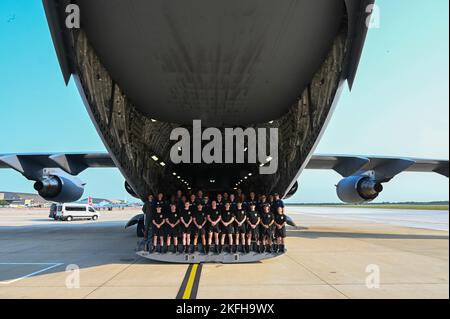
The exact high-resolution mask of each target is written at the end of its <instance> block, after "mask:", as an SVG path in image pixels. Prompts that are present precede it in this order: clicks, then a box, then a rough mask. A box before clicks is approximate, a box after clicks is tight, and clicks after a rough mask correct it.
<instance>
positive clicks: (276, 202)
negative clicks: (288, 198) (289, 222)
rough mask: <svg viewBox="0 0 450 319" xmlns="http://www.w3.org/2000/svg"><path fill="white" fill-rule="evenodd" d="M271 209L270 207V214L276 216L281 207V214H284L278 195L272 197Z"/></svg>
mask: <svg viewBox="0 0 450 319" xmlns="http://www.w3.org/2000/svg"><path fill="white" fill-rule="evenodd" d="M273 198H274V200H273V207H272V212H273V213H274V214H276V213H277V212H278V208H279V207H281V208H282V209H283V213H284V202H283V201H282V200H281V199H280V194H278V193H275V194H274V195H273Z"/></svg>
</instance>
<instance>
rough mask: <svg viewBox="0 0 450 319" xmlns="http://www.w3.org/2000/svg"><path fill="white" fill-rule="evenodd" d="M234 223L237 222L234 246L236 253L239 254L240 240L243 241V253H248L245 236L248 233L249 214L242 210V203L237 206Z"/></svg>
mask: <svg viewBox="0 0 450 319" xmlns="http://www.w3.org/2000/svg"><path fill="white" fill-rule="evenodd" d="M234 218H235V220H234V222H235V231H234V232H235V234H236V238H235V245H234V252H237V250H238V246H239V239H241V244H242V247H241V251H242V252H248V250H247V247H246V242H245V235H246V233H247V227H246V226H247V224H246V221H247V214H246V212H245V210H244V209H243V208H242V203H241V202H237V204H236V210H235V212H234Z"/></svg>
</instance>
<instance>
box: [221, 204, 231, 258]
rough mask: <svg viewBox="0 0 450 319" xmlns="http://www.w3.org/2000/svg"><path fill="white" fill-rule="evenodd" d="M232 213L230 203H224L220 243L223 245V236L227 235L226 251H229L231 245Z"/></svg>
mask: <svg viewBox="0 0 450 319" xmlns="http://www.w3.org/2000/svg"><path fill="white" fill-rule="evenodd" d="M233 222H234V214H233V212H232V211H231V205H230V203H225V208H224V210H223V211H222V238H221V245H222V247H223V246H224V245H225V237H226V235H228V252H230V253H231V247H233V234H234V226H233Z"/></svg>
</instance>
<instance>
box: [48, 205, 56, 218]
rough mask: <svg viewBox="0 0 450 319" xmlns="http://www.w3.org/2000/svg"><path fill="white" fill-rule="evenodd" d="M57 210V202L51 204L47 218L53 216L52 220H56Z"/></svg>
mask: <svg viewBox="0 0 450 319" xmlns="http://www.w3.org/2000/svg"><path fill="white" fill-rule="evenodd" d="M57 210H58V205H57V204H52V205H51V206H50V213H49V215H48V217H49V218H53V219H54V220H56V213H57Z"/></svg>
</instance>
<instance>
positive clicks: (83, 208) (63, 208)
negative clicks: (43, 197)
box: [56, 204, 99, 222]
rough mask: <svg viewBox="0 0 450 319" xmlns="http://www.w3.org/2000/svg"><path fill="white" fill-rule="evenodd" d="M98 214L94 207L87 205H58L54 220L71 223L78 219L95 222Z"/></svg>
mask: <svg viewBox="0 0 450 319" xmlns="http://www.w3.org/2000/svg"><path fill="white" fill-rule="evenodd" d="M98 217H99V213H98V212H97V211H96V210H95V209H94V207H92V206H90V205H87V204H58V207H57V210H56V219H58V220H66V221H69V222H70V221H72V220H74V219H76V218H78V219H92V220H97V219H98Z"/></svg>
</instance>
